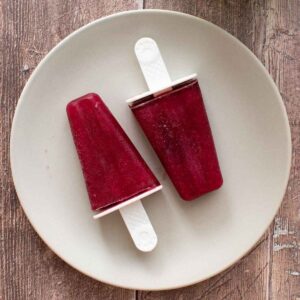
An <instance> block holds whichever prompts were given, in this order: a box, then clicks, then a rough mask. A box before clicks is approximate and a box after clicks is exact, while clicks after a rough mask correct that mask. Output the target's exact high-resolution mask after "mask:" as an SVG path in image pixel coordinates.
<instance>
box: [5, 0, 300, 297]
mask: <svg viewBox="0 0 300 300" xmlns="http://www.w3.org/2000/svg"><path fill="white" fill-rule="evenodd" d="M144 8H161V9H170V10H177V11H181V12H185V13H189V14H192V15H195V16H198V17H202V18H204V19H206V20H208V21H211V22H213V23H215V24H217V25H219V26H220V27H222V28H224V29H225V30H227V31H228V32H230V33H231V34H233V35H234V36H236V37H237V38H238V39H239V40H240V41H242V42H243V43H244V44H245V45H246V46H247V47H249V48H250V49H251V50H252V51H253V52H254V53H255V55H256V56H257V57H258V58H259V59H260V60H261V61H262V62H263V64H264V65H265V66H266V68H267V70H268V71H269V72H270V74H271V76H272V77H273V79H274V81H275V83H276V84H277V86H278V87H279V90H280V93H281V95H282V98H283V100H284V103H285V106H286V109H287V112H288V116H289V121H290V126H291V131H292V141H293V158H292V168H291V174H290V179H289V183H288V187H287V192H286V195H285V197H284V201H283V203H282V205H281V208H280V210H279V212H278V214H277V216H276V218H275V220H274V222H273V223H272V225H271V226H270V228H269V229H268V230H267V232H266V233H265V235H264V236H263V237H262V238H261V240H260V241H259V242H258V243H257V244H256V246H255V247H254V248H253V249H252V250H251V251H250V252H249V253H248V255H247V256H245V257H244V258H243V259H241V260H240V261H239V262H238V263H236V264H235V265H234V266H232V267H231V268H229V269H227V270H226V271H224V272H223V273H221V274H219V275H217V276H215V277H213V278H211V279H209V280H207V281H205V282H202V283H198V284H196V285H193V286H190V287H186V288H182V289H178V290H172V291H162V292H146V291H132V290H125V289H120V288H116V287H113V286H110V285H106V284H103V283H100V282H97V281H95V280H93V279H90V278H88V277H86V276H84V275H82V274H81V273H79V272H77V271H76V270H74V269H73V268H71V267H70V266H68V265H67V264H66V263H64V262H63V261H62V260H61V259H60V258H58V257H57V256H56V255H55V254H54V253H53V252H52V251H51V250H50V249H49V248H48V247H47V246H46V245H45V244H44V243H43V242H42V241H41V239H40V238H39V237H38V236H37V234H36V233H35V231H34V230H33V228H32V227H31V225H30V224H29V222H28V220H27V218H26V216H25V215H24V213H23V211H22V208H21V206H20V204H19V201H18V198H17V196H16V193H15V189H14V186H13V182H12V178H11V173H10V167H9V135H10V127H11V123H12V118H13V114H14V109H15V106H16V104H17V101H18V98H19V95H20V93H21V91H22V89H23V87H24V84H25V83H26V81H27V80H28V78H29V76H30V74H31V73H32V71H33V70H34V68H35V67H36V66H37V64H38V63H39V62H40V60H41V59H42V58H43V57H44V56H45V55H46V54H47V53H48V51H49V50H50V49H51V48H52V47H53V46H55V45H56V44H57V43H58V42H59V41H60V40H62V39H63V38H64V37H65V36H67V35H68V34H69V33H71V32H73V31H74V30H75V29H77V28H79V27H81V26H83V25H85V24H87V23H89V22H90V21H93V20H95V19H97V18H100V17H102V16H106V15H109V14H112V13H115V12H119V11H124V10H130V9H144ZM299 30H300V2H299V0H239V1H234V0H199V1H195V0H185V1H183V0H173V1H172V0H160V1H159V0H144V1H143V0H136V1H134V0H116V1H105V0H64V1H62V0H61V1H60V0H0V109H1V112H0V130H1V133H0V139H1V142H0V184H1V189H0V201H1V202H0V210H1V214H0V215H1V217H0V223H1V239H0V242H1V245H0V251H1V252H0V253H1V256H0V270H1V271H0V299H13V300H16V299H22V300H23V299H72V300H73V299H80V300H81V299H189V300H190V299H213V300H219V299H251V300H253V299H254V300H256V299H279V300H283V299H293V300H300V101H299V94H300V93H299V92H300V32H299Z"/></svg>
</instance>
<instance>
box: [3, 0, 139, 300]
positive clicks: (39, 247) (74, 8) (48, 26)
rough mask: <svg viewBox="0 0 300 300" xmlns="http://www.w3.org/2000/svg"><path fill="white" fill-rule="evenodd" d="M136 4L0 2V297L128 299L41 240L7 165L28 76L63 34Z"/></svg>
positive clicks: (132, 294)
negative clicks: (76, 267)
mask: <svg viewBox="0 0 300 300" xmlns="http://www.w3.org/2000/svg"><path fill="white" fill-rule="evenodd" d="M140 5H141V3H140V1H137V2H135V1H131V0H127V1H122V0H120V1H105V0H102V1H99V0H87V1H85V0H64V1H59V0H53V1H52V0H48V1H47V0H28V1H11V0H1V1H0V50H1V51H0V101H1V102H0V109H1V111H0V139H1V141H0V147H1V148H0V184H1V189H0V201H1V205H0V215H1V217H0V218H1V220H0V223H1V240H0V241H1V246H0V247H1V248H0V252H1V256H0V270H1V271H0V299H12V300H17V299H22V300H23V299H80V300H81V299H133V298H135V292H134V291H129V290H124V289H119V288H114V287H111V286H109V285H105V284H102V283H99V282H97V281H95V280H92V279H90V278H88V277H86V276H84V275H82V274H81V273H79V272H77V271H75V270H74V269H72V268H71V267H69V266H68V265H67V264H65V263H64V262H63V261H62V260H60V259H59V258H58V257H57V256H56V255H55V254H53V252H52V251H51V250H50V249H49V248H48V247H47V246H46V245H45V244H44V243H43V242H42V241H41V239H40V238H39V237H38V236H37V234H36V233H35V232H34V230H33V229H32V227H31V225H30V224H29V222H28V220H27V218H26V217H25V215H24V213H23V211H22V209H21V207H20V204H19V202H18V200H17V196H16V194H15V190H14V187H13V182H12V178H11V175H10V167H9V134H10V126H11V122H12V117H13V113H14V108H15V105H16V103H17V101H18V97H19V95H20V92H21V90H22V88H23V86H24V84H25V82H26V80H27V79H28V78H29V76H30V74H31V72H32V71H33V69H34V68H35V67H36V65H37V64H38V62H39V61H40V60H41V59H42V58H43V57H44V55H45V54H46V53H47V52H48V51H49V50H50V49H51V48H52V47H53V46H55V44H57V42H59V41H60V40H61V39H62V38H64V37H65V36H66V35H68V34H69V33H71V32H72V31H74V30H75V29H77V28H79V27H81V26H82V25H84V24H86V23H88V22H90V21H92V20H94V19H97V18H99V17H101V16H103V15H107V14H111V13H114V12H117V11H122V10H127V9H133V8H138V6H140Z"/></svg>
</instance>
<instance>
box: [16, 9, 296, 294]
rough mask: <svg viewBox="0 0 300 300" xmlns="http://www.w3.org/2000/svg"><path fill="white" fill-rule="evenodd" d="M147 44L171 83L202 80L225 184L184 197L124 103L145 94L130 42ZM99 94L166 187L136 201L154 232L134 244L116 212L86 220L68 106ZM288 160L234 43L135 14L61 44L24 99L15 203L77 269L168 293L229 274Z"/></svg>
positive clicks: (277, 195)
mask: <svg viewBox="0 0 300 300" xmlns="http://www.w3.org/2000/svg"><path fill="white" fill-rule="evenodd" d="M143 36H147V37H152V38H154V39H155V40H156V41H157V43H158V45H159V47H160V49H161V53H162V55H163V57H164V59H165V62H166V65H167V68H168V70H169V72H170V75H171V77H172V79H173V80H176V79H178V78H181V77H183V76H186V75H189V74H192V73H197V74H198V80H199V82H200V86H201V88H202V92H203V96H204V101H205V105H206V108H207V113H208V116H209V119H210V123H211V127H212V131H213V135H214V139H215V143H216V148H217V152H218V156H219V160H220V165H221V169H222V172H223V177H224V185H223V187H222V188H221V189H220V190H218V191H215V192H212V193H210V194H208V195H206V196H203V197H201V198H200V199H197V200H195V201H192V202H184V201H182V200H181V199H180V198H179V197H178V195H177V193H176V191H175V190H174V188H173V186H172V184H171V183H170V181H169V178H168V176H167V175H166V173H165V171H164V170H163V168H162V166H161V164H160V162H159V161H158V159H157V157H156V155H155V153H154V152H153V150H152V149H151V147H150V145H149V143H148V142H147V140H146V139H145V137H144V135H143V133H142V131H141V130H140V128H139V126H138V124H137V122H136V121H135V119H134V118H133V115H132V113H131V111H130V109H129V108H128V107H127V104H126V103H125V100H126V99H128V98H130V97H133V96H135V95H137V94H140V93H142V92H145V91H147V88H146V84H145V82H144V79H143V76H142V74H141V71H140V69H139V66H138V63H137V60H136V58H135V55H134V51H133V48H134V44H135V42H136V41H137V40H138V39H139V38H141V37H143ZM89 92H96V93H99V94H100V95H101V96H102V97H103V99H104V100H105V102H106V104H107V105H108V107H109V108H110V109H111V111H112V112H113V114H114V115H115V116H116V118H117V119H118V120H119V122H120V123H121V125H122V126H123V128H124V129H125V130H126V132H127V133H128V135H129V137H130V138H131V139H132V141H133V142H134V144H135V145H136V147H137V148H138V150H139V151H140V152H141V154H142V155H143V157H144V158H145V160H146V162H147V163H148V164H149V166H150V167H151V168H152V170H153V171H154V172H155V174H156V175H157V177H158V179H159V180H160V182H161V183H162V184H163V185H164V189H163V191H162V192H159V193H157V194H155V195H153V196H150V197H149V198H147V199H145V200H143V203H144V206H145V208H146V210H147V212H148V214H149V216H150V219H151V220H152V223H153V225H154V227H155V229H156V232H157V235H158V239H159V242H158V246H157V248H156V249H155V250H154V251H153V252H152V253H141V252H139V251H138V250H137V249H136V248H135V247H134V245H133V243H132V240H131V238H130V237H129V235H128V232H127V230H126V228H125V226H124V223H123V221H122V219H121V217H120V214H119V213H118V212H115V213H113V214H111V215H109V216H106V217H104V218H103V219H101V220H97V221H95V220H93V219H92V215H93V213H92V211H91V210H90V206H89V201H88V197H87V192H86V189H85V185H84V181H83V176H82V173H81V168H80V165H79V161H78V158H77V154H76V151H75V147H74V145H73V141H72V137H71V134H70V129H69V124H68V121H67V117H66V112H65V107H66V104H67V103H68V102H69V101H70V100H71V99H74V98H76V97H79V96H81V95H83V94H86V93H89ZM290 161H291V138H290V131H289V125H288V119H287V115H286V112H285V108H284V105H283V102H282V100H281V97H280V94H279V93H278V90H277V88H276V86H275V85H274V83H273V81H272V80H271V78H270V76H269V75H268V73H267V71H266V70H265V69H264V67H263V66H262V64H261V63H260V62H259V61H258V60H257V59H256V57H255V56H254V55H253V54H252V53H251V52H250V51H249V50H248V49H247V48H246V47H245V46H243V45H242V44H241V43H240V42H239V41H238V40H237V39H235V38H234V37H232V36H231V35H230V34H228V33H226V32H225V31H223V30H222V29H220V28H218V27H217V26H215V25H213V24H211V23H209V22H206V21H204V20H201V19H198V18H195V17H192V16H189V15H184V14H180V13H175V12H168V11H155V10H154V11H147V10H146V11H132V12H126V13H120V14H117V15H114V16H110V17H107V18H103V19H100V20H97V21H95V22H93V23H91V24H89V25H87V26H84V27H83V28H81V29H79V30H77V31H76V32H74V33H73V34H71V35H70V36H69V37H67V38H66V39H64V40H63V41H62V42H61V43H59V45H57V46H56V47H55V48H54V49H53V50H52V51H51V52H50V53H49V54H48V55H47V56H46V57H45V59H43V61H42V62H41V63H40V64H39V66H38V67H37V68H36V70H35V71H34V73H33V74H32V76H31V78H30V80H29V81H28V83H27V85H26V87H25V88H24V91H23V93H22V95H21V98H20V100H19V103H18V106H17V109H16V113H15V117H14V121H13V127H12V136H11V164H12V172H13V178H14V182H15V186H16V189H17V193H18V196H19V198H20V202H21V204H22V206H23V208H24V211H25V213H26V215H27V216H28V218H29V220H30V222H31V224H32V225H33V227H34V228H35V230H36V231H37V232H38V234H39V235H40V236H41V238H42V239H43V240H44V241H45V242H46V243H47V245H48V246H49V247H50V248H51V249H52V250H53V251H54V252H55V253H56V254H57V255H59V256H60V257H61V258H62V259H63V260H65V261H66V262H67V263H69V264H70V265H71V266H73V267H74V268H76V269H77V270H79V271H81V272H83V273H84V274H86V275H88V276H91V277H93V278H95V279H97V280H100V281H103V282H106V283H110V284H113V285H117V286H121V287H126V288H134V289H151V290H159V289H171V288H177V287H182V286H186V285H190V284H193V283H196V282H199V281H202V280H204V279H207V278H209V277H211V276H213V275H215V274H217V273H218V272H220V271H222V270H224V269H226V268H227V267H229V266H230V265H232V264H233V263H234V262H236V261H237V260H238V259H240V258H241V257H242V256H243V255H245V254H246V253H247V251H248V250H250V248H251V247H252V246H253V245H254V244H255V242H257V240H258V239H259V238H260V237H261V235H262V234H263V233H264V231H265V230H266V229H267V228H268V226H269V224H270V223H271V221H272V219H273V218H274V216H275V213H276V211H277V209H278V208H279V205H280V203H281V200H282V198H283V195H284V192H285V188H286V185H287V180H288V175H289V169H290Z"/></svg>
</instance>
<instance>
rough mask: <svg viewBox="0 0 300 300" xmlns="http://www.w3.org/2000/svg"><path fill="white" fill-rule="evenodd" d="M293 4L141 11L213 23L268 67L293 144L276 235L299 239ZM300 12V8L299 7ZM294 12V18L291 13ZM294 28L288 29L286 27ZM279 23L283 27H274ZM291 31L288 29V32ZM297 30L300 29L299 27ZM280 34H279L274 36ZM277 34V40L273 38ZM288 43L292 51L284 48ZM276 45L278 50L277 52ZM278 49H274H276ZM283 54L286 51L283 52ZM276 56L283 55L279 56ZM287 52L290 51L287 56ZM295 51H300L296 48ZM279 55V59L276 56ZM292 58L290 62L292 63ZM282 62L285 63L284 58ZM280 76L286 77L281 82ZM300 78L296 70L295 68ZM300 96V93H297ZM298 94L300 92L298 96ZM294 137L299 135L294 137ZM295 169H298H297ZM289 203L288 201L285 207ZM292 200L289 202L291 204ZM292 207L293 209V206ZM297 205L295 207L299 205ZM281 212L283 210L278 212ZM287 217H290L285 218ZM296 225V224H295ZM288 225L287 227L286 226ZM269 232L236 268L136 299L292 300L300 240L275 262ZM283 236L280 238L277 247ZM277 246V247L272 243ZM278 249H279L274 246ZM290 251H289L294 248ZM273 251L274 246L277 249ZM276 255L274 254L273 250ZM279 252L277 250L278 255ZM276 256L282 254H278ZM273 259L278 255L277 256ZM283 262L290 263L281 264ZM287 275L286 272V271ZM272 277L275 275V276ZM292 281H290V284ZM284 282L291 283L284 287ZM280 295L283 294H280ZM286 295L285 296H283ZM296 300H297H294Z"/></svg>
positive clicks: (173, 5) (150, 2) (178, 4)
mask: <svg viewBox="0 0 300 300" xmlns="http://www.w3.org/2000/svg"><path fill="white" fill-rule="evenodd" d="M296 2H297V1H291V2H289V1H255V0H251V1H238V2H237V1H209V0H202V1H192V0H188V1H180V0H177V1H163V0H146V2H145V5H144V6H145V8H150V7H151V8H163V9H170V10H178V11H182V12H185V13H189V14H193V15H195V16H199V17H202V18H204V19H206V20H208V21H211V22H212V23H214V24H216V25H219V26H220V27H222V28H224V29H225V30H227V31H228V32H230V33H231V34H233V35H234V36H236V37H237V38H238V39H239V40H240V41H242V42H243V43H244V44H245V45H246V46H247V47H249V48H250V49H251V50H252V51H253V52H254V53H255V54H256V56H257V57H258V58H259V59H260V60H261V61H262V62H263V63H264V64H265V65H266V67H267V68H268V70H269V71H270V73H271V75H272V76H273V78H274V79H275V81H276V83H277V84H278V85H279V88H280V91H281V93H282V94H283V98H284V100H285V103H286V105H287V107H288V112H289V115H290V120H291V124H292V127H294V129H293V130H292V131H293V137H294V138H293V139H294V146H295V145H296V148H294V163H293V166H294V167H293V175H292V176H291V183H290V188H289V190H288V193H287V195H286V197H285V202H284V205H283V208H284V207H286V208H285V213H284V216H281V214H282V213H281V212H280V214H279V216H278V217H277V219H276V220H277V221H276V222H277V223H276V227H275V229H276V232H280V228H279V229H278V227H279V226H282V224H283V222H284V221H283V220H287V218H288V220H289V221H288V222H289V223H288V224H289V225H290V227H291V228H295V230H294V229H291V231H293V230H294V231H295V232H297V234H299V225H300V222H299V211H300V210H299V204H298V206H297V204H296V202H297V200H299V199H298V196H297V195H299V190H300V187H299V175H298V174H299V155H300V153H299V151H297V150H299V147H300V146H299V115H300V110H299V102H297V100H296V99H295V98H296V95H297V91H296V90H295V88H294V85H295V81H296V76H298V83H299V73H297V71H296V68H297V66H296V65H295V64H294V65H293V63H295V62H294V60H295V59H298V62H299V53H295V52H296V46H295V45H296V42H298V43H299V39H297V38H295V32H296V30H295V26H296V22H297V21H298V22H299V14H298V13H296V11H297V10H299V8H296V6H297V4H296ZM298 7H299V2H298ZM294 10H295V12H294ZM291 22H292V24H290V23H291ZM278 23H283V24H281V25H280V26H278ZM288 26H290V27H291V28H289V27H288ZM298 28H299V23H298ZM278 31H279V33H278ZM274 34H275V35H274ZM277 35H279V36H281V35H283V36H285V37H286V38H287V39H284V38H281V39H280V38H279V37H277ZM287 40H289V43H290V45H288V44H286V43H285V42H287ZM279 44H280V47H281V48H278V47H279ZM275 45H276V47H275ZM283 49H284V50H283ZM278 50H279V52H281V53H278ZM289 50H292V53H290V51H289ZM298 50H299V47H298ZM280 55H281V56H280ZM290 56H291V57H292V59H290ZM284 57H285V58H284ZM283 58H284V59H285V60H289V64H288V65H287V64H284V65H283V64H282V63H283V60H282V59H283ZM282 72H285V73H284V74H285V77H283V74H282ZM298 72H299V65H298ZM299 90H300V89H299ZM298 92H299V91H298ZM297 133H298V135H297ZM296 166H298V167H296ZM287 199H290V201H289V204H288V205H287V204H286V202H287V201H288V200H287ZM291 199H293V200H291ZM292 201H293V203H291V202H292ZM298 203H299V201H298ZM281 211H282V209H281ZM285 215H287V216H288V217H286V216H285ZM297 217H298V219H297V220H296V218H297ZM285 222H286V221H285ZM273 231H274V224H272V226H271V227H270V228H269V230H268V232H267V233H266V234H265V236H264V237H263V238H262V239H261V241H260V242H259V243H258V244H257V245H256V246H255V247H254V248H253V250H252V251H251V252H250V254H248V255H247V256H246V257H245V258H243V259H242V260H241V261H240V262H238V263H237V264H236V265H235V266H233V267H232V268H230V269H229V270H226V271H225V272H223V273H221V274H219V275H218V276H216V277H214V278H211V279H210V280H208V281H205V282H203V283H199V284H197V285H194V286H192V287H189V288H185V289H181V290H175V291H167V292H139V293H138V296H139V299H214V300H215V299H271V297H273V298H274V299H292V298H289V297H290V296H291V295H294V296H295V295H298V291H299V288H300V283H299V281H298V278H299V277H298V271H299V266H298V264H299V258H298V257H299V255H298V251H299V245H298V246H297V241H298V242H299V235H298V236H296V234H295V235H294V236H293V239H292V242H289V243H288V244H287V245H289V246H286V245H285V244H282V245H283V247H290V248H289V250H288V251H290V252H291V253H293V257H294V258H290V256H287V255H285V256H284V257H282V256H279V257H278V258H277V257H276V256H275V255H274V257H273V254H272V253H273ZM280 238H282V237H281V236H280V237H279V238H278V241H279V242H280ZM274 243H275V242H274ZM278 245H279V247H280V244H278ZM291 245H292V246H293V248H292V246H291ZM275 249H276V244H275ZM277 249H278V248H277ZM278 252H279V250H278ZM279 253H280V252H279ZM276 255H278V254H277V253H276ZM282 259H285V260H286V263H287V262H288V265H289V268H288V269H287V266H286V263H285V262H281V260H282ZM284 269H286V271H284ZM274 272H275V273H276V272H277V273H278V275H277V273H276V275H275V274H274ZM290 277H293V278H290ZM286 278H289V280H288V281H286ZM278 289H280V290H281V294H278ZM283 290H284V291H283ZM295 297H296V296H295Z"/></svg>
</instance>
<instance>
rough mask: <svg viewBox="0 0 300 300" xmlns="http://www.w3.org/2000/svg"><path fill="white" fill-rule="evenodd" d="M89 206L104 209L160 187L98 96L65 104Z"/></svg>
mask: <svg viewBox="0 0 300 300" xmlns="http://www.w3.org/2000/svg"><path fill="white" fill-rule="evenodd" d="M67 114H68V118H69V122H70V126H71V130H72V134H73V139H74V142H75V145H76V149H77V152H78V156H79V159H80V162H81V166H82V170H83V175H84V179H85V182H86V187H87V191H88V195H89V198H90V203H91V207H92V209H93V210H99V209H101V210H102V209H107V208H110V207H111V206H113V205H116V204H119V203H121V202H124V201H126V200H128V199H132V198H134V197H136V196H138V195H140V194H142V193H145V192H147V191H150V190H152V189H154V188H155V187H158V186H160V183H159V182H158V180H157V179H156V178H155V176H154V175H153V173H152V172H151V170H150V169H149V167H148V166H147V165H146V163H145V161H144V160H143V158H142V157H141V155H140V154H139V153H138V151H137V150H136V148H135V147H134V145H133V144H132V142H131V141H130V140H129V138H128V136H127V135H126V133H125V132H124V130H123V129H122V128H121V126H120V125H119V123H118V122H117V120H116V119H115V118H114V117H113V115H112V114H111V112H110V111H109V110H108V108H107V107H106V105H105V104H104V103H103V101H102V100H101V99H100V97H99V96H98V95H97V94H93V93H91V94H87V95H85V96H82V97H80V98H78V99H76V100H73V101H72V102H70V103H69V104H68V105H67Z"/></svg>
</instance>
